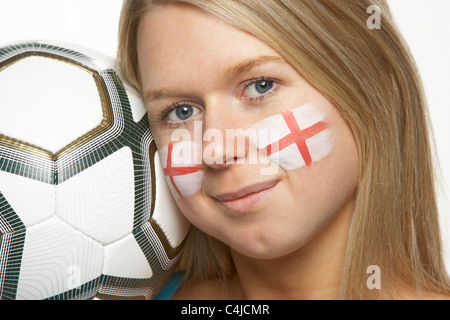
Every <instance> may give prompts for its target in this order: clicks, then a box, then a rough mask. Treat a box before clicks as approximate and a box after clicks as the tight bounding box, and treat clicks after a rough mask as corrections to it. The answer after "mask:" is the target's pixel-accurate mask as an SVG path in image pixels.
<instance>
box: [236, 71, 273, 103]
mask: <svg viewBox="0 0 450 320" xmlns="http://www.w3.org/2000/svg"><path fill="white" fill-rule="evenodd" d="M263 81H267V82H272V83H273V85H274V88H272V89H271V90H270V91H269V92H267V93H264V94H261V95H260V96H258V97H253V98H244V97H241V99H242V100H247V102H248V103H256V102H261V101H263V100H264V99H267V98H268V97H270V96H271V95H273V94H274V93H275V92H276V91H277V90H278V89H279V86H280V85H281V83H280V81H278V80H277V79H274V78H266V77H259V78H254V79H250V80H247V81H245V82H244V83H243V84H242V87H243V89H242V91H243V92H245V90H246V89H247V88H248V87H250V86H251V85H253V84H256V83H259V82H263Z"/></svg>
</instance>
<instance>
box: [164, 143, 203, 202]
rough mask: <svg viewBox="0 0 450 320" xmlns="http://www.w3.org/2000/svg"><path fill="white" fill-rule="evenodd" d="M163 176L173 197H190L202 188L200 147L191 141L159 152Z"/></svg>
mask: <svg viewBox="0 0 450 320" xmlns="http://www.w3.org/2000/svg"><path fill="white" fill-rule="evenodd" d="M160 154H161V162H162V165H163V170H164V175H165V176H166V180H167V182H168V184H169V187H170V189H171V191H172V194H173V195H174V196H175V197H179V198H183V197H187V196H191V195H193V194H195V193H197V192H198V191H200V189H201V188H202V180H203V168H202V166H201V165H199V163H202V146H201V145H200V144H199V143H195V142H192V141H186V142H180V143H176V144H174V143H173V142H170V143H169V145H168V146H166V147H164V148H162V150H161V151H160Z"/></svg>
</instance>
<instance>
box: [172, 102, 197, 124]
mask: <svg viewBox="0 0 450 320" xmlns="http://www.w3.org/2000/svg"><path fill="white" fill-rule="evenodd" d="M199 112H200V110H199V109H198V108H195V107H192V106H189V105H180V106H178V107H175V108H174V109H173V110H172V111H170V112H169V114H168V116H167V118H168V120H171V121H186V120H188V119H189V118H191V117H192V116H194V115H196V114H197V113H199Z"/></svg>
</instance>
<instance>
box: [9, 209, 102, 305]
mask: <svg viewBox="0 0 450 320" xmlns="http://www.w3.org/2000/svg"><path fill="white" fill-rule="evenodd" d="M103 254H104V248H103V246H101V245H100V244H99V243H97V242H95V241H93V240H91V239H89V238H88V237H86V236H85V235H83V234H82V233H81V232H79V231H77V230H75V229H73V228H71V227H69V226H68V225H66V224H65V223H63V222H62V221H61V220H59V219H58V218H57V217H53V218H51V219H49V220H47V221H45V222H42V223H40V224H37V225H35V226H32V227H29V228H27V232H26V238H25V245H24V250H23V256H22V265H21V269H20V277H19V282H18V288H17V296H16V299H44V298H48V297H52V296H55V295H57V294H60V293H63V292H66V291H69V290H73V289H74V288H76V287H78V286H80V285H82V284H83V283H86V282H89V281H92V280H93V279H96V278H98V277H100V275H101V273H102V270H101V269H102V268H101V266H102V263H103Z"/></svg>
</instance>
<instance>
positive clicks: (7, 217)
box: [0, 192, 26, 300]
mask: <svg viewBox="0 0 450 320" xmlns="http://www.w3.org/2000/svg"><path fill="white" fill-rule="evenodd" d="M25 232H26V231H25V225H24V224H23V222H22V221H21V220H20V218H19V216H18V215H17V214H16V212H15V211H14V209H13V208H12V207H11V206H10V204H9V203H8V201H7V200H6V199H5V197H4V196H3V194H2V193H1V192H0V299H1V300H13V299H15V298H16V293H17V283H18V280H19V275H20V265H21V262H22V251H23V246H24V243H25Z"/></svg>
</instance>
